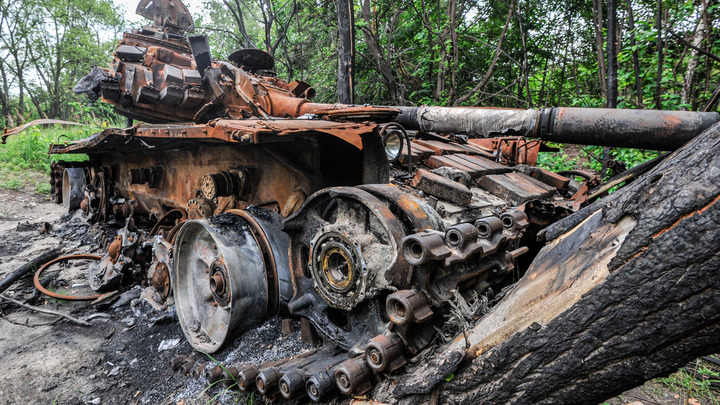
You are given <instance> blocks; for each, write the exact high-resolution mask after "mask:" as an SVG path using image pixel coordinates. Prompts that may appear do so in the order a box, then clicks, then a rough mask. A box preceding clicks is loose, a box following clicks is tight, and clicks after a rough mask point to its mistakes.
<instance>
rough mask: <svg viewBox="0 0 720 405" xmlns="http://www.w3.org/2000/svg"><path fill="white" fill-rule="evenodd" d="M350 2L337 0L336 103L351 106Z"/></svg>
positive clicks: (352, 39)
mask: <svg viewBox="0 0 720 405" xmlns="http://www.w3.org/2000/svg"><path fill="white" fill-rule="evenodd" d="M354 15H355V14H354V12H353V1H352V0H338V4H337V18H338V36H339V38H338V78H337V93H338V101H339V102H341V103H343V104H353V102H354V101H353V100H354V97H353V95H354V91H353V89H354V87H355V86H354V84H355V83H354V79H355V21H354Z"/></svg>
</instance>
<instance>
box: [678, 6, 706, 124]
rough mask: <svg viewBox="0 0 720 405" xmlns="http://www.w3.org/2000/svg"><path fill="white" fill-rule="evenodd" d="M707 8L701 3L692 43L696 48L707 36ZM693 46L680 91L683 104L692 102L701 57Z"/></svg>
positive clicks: (685, 108) (684, 108)
mask: <svg viewBox="0 0 720 405" xmlns="http://www.w3.org/2000/svg"><path fill="white" fill-rule="evenodd" d="M703 14H705V8H704V7H703V5H702V4H701V5H700V12H699V13H698V22H697V24H696V26H695V33H694V35H693V39H692V44H693V46H694V47H695V48H699V47H700V44H701V43H702V41H703V39H704V37H705V19H704V18H703ZM695 48H693V49H692V50H691V51H690V60H688V64H687V69H685V82H684V83H683V87H682V91H680V102H681V103H682V104H690V101H691V98H692V94H693V81H694V79H695V70H696V69H697V65H698V60H699V58H700V52H698V50H697V49H695ZM682 109H683V110H687V107H682Z"/></svg>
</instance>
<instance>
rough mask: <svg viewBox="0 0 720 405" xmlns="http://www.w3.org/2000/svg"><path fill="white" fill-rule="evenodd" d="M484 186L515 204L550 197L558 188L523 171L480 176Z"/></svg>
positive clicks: (481, 183)
mask: <svg viewBox="0 0 720 405" xmlns="http://www.w3.org/2000/svg"><path fill="white" fill-rule="evenodd" d="M479 184H480V186H481V187H482V188H484V189H486V190H487V191H489V192H491V193H492V194H494V195H495V196H497V197H500V198H503V199H505V200H507V201H509V202H510V203H512V204H513V205H520V204H522V203H523V202H525V201H528V200H531V199H538V198H544V197H548V196H550V195H551V194H553V193H554V192H555V191H556V189H555V188H554V187H550V186H548V185H547V184H545V183H542V182H540V181H537V180H535V179H533V178H532V177H530V176H526V175H524V174H522V173H505V174H493V175H488V176H484V177H482V178H480V180H479Z"/></svg>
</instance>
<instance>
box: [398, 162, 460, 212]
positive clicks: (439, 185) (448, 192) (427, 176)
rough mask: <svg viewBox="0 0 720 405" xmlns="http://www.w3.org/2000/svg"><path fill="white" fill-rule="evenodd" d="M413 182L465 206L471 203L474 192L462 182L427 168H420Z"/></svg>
mask: <svg viewBox="0 0 720 405" xmlns="http://www.w3.org/2000/svg"><path fill="white" fill-rule="evenodd" d="M411 184H412V186H413V187H415V188H417V189H418V190H421V191H423V192H425V193H428V194H430V195H431V196H434V197H438V198H442V199H443V200H447V201H451V202H453V203H455V204H458V205H461V206H465V205H468V204H470V200H471V199H472V192H471V191H470V190H469V189H468V188H467V187H465V186H463V185H462V184H460V183H457V182H454V181H452V180H449V179H446V178H445V177H442V176H438V175H437V174H433V173H430V172H429V171H427V170H423V169H419V170H418V171H417V173H416V174H415V176H414V177H413V179H412V181H411Z"/></svg>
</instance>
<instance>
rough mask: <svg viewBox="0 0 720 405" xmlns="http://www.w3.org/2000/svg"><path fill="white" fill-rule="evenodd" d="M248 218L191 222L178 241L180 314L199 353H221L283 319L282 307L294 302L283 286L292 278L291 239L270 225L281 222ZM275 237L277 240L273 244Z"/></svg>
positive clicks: (176, 269)
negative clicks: (280, 316)
mask: <svg viewBox="0 0 720 405" xmlns="http://www.w3.org/2000/svg"><path fill="white" fill-rule="evenodd" d="M247 215H248V217H249V219H250V220H248V219H246V218H244V217H242V216H240V215H234V214H222V215H218V216H214V217H211V218H208V219H202V220H191V221H187V222H185V223H184V224H183V226H182V228H180V231H179V232H178V235H177V238H176V239H175V248H174V249H175V255H174V263H173V266H172V267H173V274H174V277H173V279H174V280H173V291H174V292H175V302H176V307H177V314H178V319H179V320H180V326H181V327H182V330H183V333H185V336H186V337H187V339H188V341H189V342H190V345H192V347H193V348H195V349H196V350H199V351H203V352H206V353H214V352H216V351H217V350H219V349H220V348H221V347H222V346H223V345H225V344H227V343H229V342H231V341H232V340H234V339H235V338H236V337H238V336H240V335H241V334H242V333H244V332H245V331H247V330H248V329H250V328H253V327H255V326H256V325H258V324H259V323H261V322H262V321H263V320H265V318H266V317H267V316H270V315H274V314H275V313H277V311H278V310H279V308H278V302H287V300H288V299H289V297H288V296H287V295H288V292H287V290H288V289H287V288H285V287H284V286H283V284H281V285H280V288H278V285H279V282H281V281H283V280H287V279H288V278H289V269H288V267H287V243H288V239H287V236H286V235H284V234H282V233H281V232H280V231H279V230H278V228H277V227H276V226H268V224H269V223H270V222H268V221H274V222H279V221H280V220H279V219H278V218H275V217H274V216H272V215H269V214H268V215H267V216H266V217H265V218H264V219H258V218H254V217H252V216H250V214H247ZM254 227H258V228H259V229H256V228H254ZM271 231H272V232H275V233H277V235H271V237H269V238H268V237H267V235H268V234H267V232H271ZM256 236H257V237H256ZM260 237H262V239H261V240H260V242H258V238H260ZM268 251H270V253H272V254H269V252H268ZM283 255H284V257H283Z"/></svg>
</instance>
